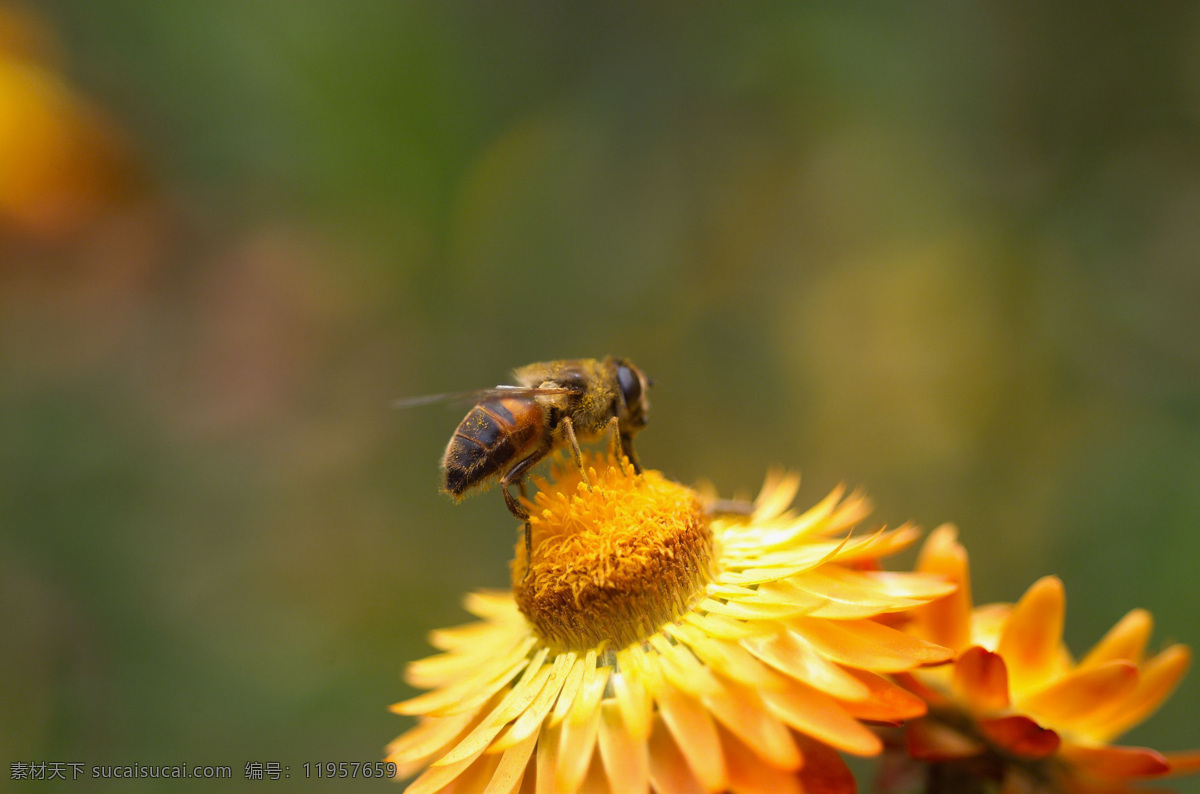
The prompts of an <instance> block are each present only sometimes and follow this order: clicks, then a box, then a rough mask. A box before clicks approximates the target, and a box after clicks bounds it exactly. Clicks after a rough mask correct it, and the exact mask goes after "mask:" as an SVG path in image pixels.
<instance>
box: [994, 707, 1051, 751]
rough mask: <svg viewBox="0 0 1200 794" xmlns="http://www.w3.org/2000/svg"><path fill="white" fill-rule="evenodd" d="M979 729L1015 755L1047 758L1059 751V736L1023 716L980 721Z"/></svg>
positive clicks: (1015, 715)
mask: <svg viewBox="0 0 1200 794" xmlns="http://www.w3.org/2000/svg"><path fill="white" fill-rule="evenodd" d="M979 729H980V730H981V731H983V734H984V736H986V737H987V738H988V740H989V741H991V742H992V743H993V744H996V745H999V746H1000V747H1003V748H1004V749H1005V750H1008V751H1009V752H1010V753H1013V754H1014V755H1021V756H1024V757H1026V758H1045V757H1046V756H1048V755H1053V754H1054V752H1055V751H1057V750H1058V745H1059V739H1058V734H1057V733H1055V732H1054V731H1052V730H1050V729H1049V728H1043V727H1042V726H1041V725H1038V724H1037V723H1036V722H1034V721H1033V720H1031V719H1029V718H1028V717H1026V716H1024V715H1021V714H1014V715H1012V716H1011V717H1000V718H998V719H994V720H980V722H979Z"/></svg>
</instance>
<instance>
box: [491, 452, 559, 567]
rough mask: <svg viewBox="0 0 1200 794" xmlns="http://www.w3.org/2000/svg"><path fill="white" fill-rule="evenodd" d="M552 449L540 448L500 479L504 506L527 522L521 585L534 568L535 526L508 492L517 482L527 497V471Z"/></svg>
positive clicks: (522, 493) (527, 513)
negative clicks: (523, 572)
mask: <svg viewBox="0 0 1200 794" xmlns="http://www.w3.org/2000/svg"><path fill="white" fill-rule="evenodd" d="M550 449H551V446H550V445H549V444H546V445H544V446H542V447H540V448H539V449H538V450H537V451H536V452H534V453H533V454H532V455H530V456H529V457H527V458H525V459H524V460H521V461H518V462H517V464H516V465H515V466H513V467H512V468H511V469H509V470H508V471H507V472H506V473H505V475H504V476H503V477H501V478H500V490H501V491H502V492H503V493H504V504H506V505H508V512H510V513H512V514H513V515H514V516H515V517H516V518H518V519H520V520H521V521H524V522H525V575H524V576H522V577H521V584H524V583H525V582H526V581H527V580H528V579H529V569H530V568H531V567H532V566H533V525H532V524H530V523H529V511H528V510H526V509H525V507H524V505H522V504H521V503H520V502H518V501H517V500H516V499H515V498H514V497H513V495H512V491H510V490H508V487H509V486H510V485H512V484H513V483H514V482H515V483H516V484H517V488H518V489H520V491H521V496H525V495H526V490H525V470H526V469H528V468H529V467H531V466H533V465H534V464H535V463H537V462H538V461H540V460H541V459H542V458H544V457H546V455H548V454H549V453H550Z"/></svg>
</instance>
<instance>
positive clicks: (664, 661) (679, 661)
mask: <svg viewBox="0 0 1200 794" xmlns="http://www.w3.org/2000/svg"><path fill="white" fill-rule="evenodd" d="M650 645H651V647H653V648H654V649H655V650H656V651H658V654H659V655H658V661H659V664H660V665H661V666H662V671H663V674H664V675H666V677H667V681H668V682H670V683H671V684H673V685H674V686H676V687H677V688H679V689H681V690H683V691H684V692H687V693H688V694H689V695H692V696H693V697H700V696H701V695H706V694H709V693H712V692H716V691H718V690H720V688H721V685H720V684H719V683H717V680H716V678H715V677H714V676H713V673H712V670H709V669H708V668H707V667H705V666H704V665H703V664H701V662H700V660H699V659H697V658H696V656H695V654H693V653H692V651H691V649H690V648H688V647H687V646H686V645H672V644H671V643H670V642H668V641H667V638H666V637H664V636H663V635H661V634H657V635H655V636H654V637H651V638H650Z"/></svg>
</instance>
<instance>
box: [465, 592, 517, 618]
mask: <svg viewBox="0 0 1200 794" xmlns="http://www.w3.org/2000/svg"><path fill="white" fill-rule="evenodd" d="M463 607H464V608H466V610H467V611H468V612H470V613H471V614H472V615H474V616H475V617H479V618H495V617H500V616H503V615H506V614H516V611H517V604H516V601H514V600H513V595H512V592H511V591H508V590H478V591H476V592H474V593H468V594H467V596H466V597H465V598H464V599H463Z"/></svg>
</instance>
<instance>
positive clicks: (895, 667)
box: [788, 617, 953, 673]
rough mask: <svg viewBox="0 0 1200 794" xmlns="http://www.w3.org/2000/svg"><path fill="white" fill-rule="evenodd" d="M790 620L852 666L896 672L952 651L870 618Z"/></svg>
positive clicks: (818, 646)
mask: <svg viewBox="0 0 1200 794" xmlns="http://www.w3.org/2000/svg"><path fill="white" fill-rule="evenodd" d="M788 624H789V625H790V626H791V627H792V628H794V629H795V631H796V633H797V634H799V635H800V636H801V637H803V638H804V639H806V640H808V641H809V642H810V643H812V645H813V646H814V647H815V648H816V649H817V651H818V652H819V653H821V654H823V655H824V656H826V657H828V658H829V659H832V660H833V661H835V662H839V663H841V664H844V665H847V666H849V667H858V668H861V669H863V670H873V671H875V672H883V673H896V672H901V671H904V670H911V669H913V668H914V667H919V666H921V665H923V664H936V663H938V662H944V661H946V660H947V659H949V658H950V657H951V656H953V652H952V651H950V650H949V649H947V648H943V647H941V646H940V645H933V644H931V643H928V642H925V641H924V640H920V639H918V638H916V637H912V636H909V635H907V634H905V633H903V632H900V631H897V630H896V629H893V628H889V627H888V626H884V625H883V624H881V623H876V622H874V621H871V620H823V619H820V618H809V617H801V618H793V619H791V620H790V621H788Z"/></svg>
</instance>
